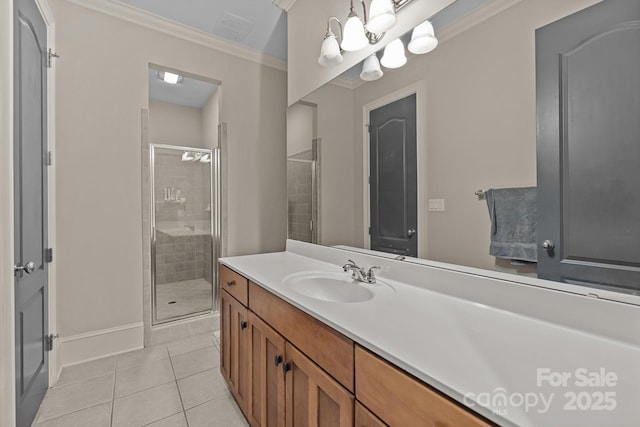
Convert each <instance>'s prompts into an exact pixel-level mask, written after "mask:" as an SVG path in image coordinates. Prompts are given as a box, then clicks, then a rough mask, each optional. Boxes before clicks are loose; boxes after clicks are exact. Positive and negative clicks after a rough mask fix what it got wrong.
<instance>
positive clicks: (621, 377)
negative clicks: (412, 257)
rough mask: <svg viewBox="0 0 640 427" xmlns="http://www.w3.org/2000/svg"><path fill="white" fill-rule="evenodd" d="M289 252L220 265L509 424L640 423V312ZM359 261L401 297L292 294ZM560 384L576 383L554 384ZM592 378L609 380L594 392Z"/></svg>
mask: <svg viewBox="0 0 640 427" xmlns="http://www.w3.org/2000/svg"><path fill="white" fill-rule="evenodd" d="M287 248H288V251H287V252H279V253H271V254H259V255H248V256H241V257H233V258H223V259H221V260H220V261H221V263H223V264H225V265H227V266H228V267H230V268H232V269H234V270H236V271H237V272H239V273H241V274H243V275H244V276H246V277H248V278H249V279H250V280H251V281H253V282H255V283H256V284H258V285H260V286H263V287H264V288H266V289H268V290H269V291H271V292H273V293H274V294H276V295H278V296H280V297H281V298H283V299H285V300H286V301H288V302H290V303H291V304H293V305H294V306H296V307H298V308H300V309H301V310H303V311H305V312H307V313H309V314H310V315H312V316H313V317H315V318H317V319H319V320H321V321H323V322H324V323H326V324H327V325H329V326H331V327H333V328H334V329H336V330H338V331H339V332H341V333H343V334H344V335H346V336H348V337H349V338H351V339H352V340H354V341H355V342H357V343H358V344H360V345H362V346H364V347H366V348H368V349H369V350H371V351H373V352H374V353H376V354H378V355H380V356H381V357H383V358H385V359H387V360H389V361H390V362H392V363H394V364H396V365H398V366H399V367H401V368H402V369H404V370H406V371H407V372H409V373H411V374H412V375H415V376H416V377H418V378H420V379H422V380H423V381H425V382H426V383H428V384H430V385H431V386H433V387H434V388H436V389H438V390H440V391H442V392H443V393H445V394H447V395H449V396H450V397H452V398H453V399H455V400H457V401H459V402H460V403H462V404H463V405H465V406H468V407H470V408H471V409H473V410H474V411H476V412H478V413H480V414H482V415H484V416H485V417H487V418H489V419H491V420H493V421H494V422H496V423H498V424H500V425H519V426H581V427H583V426H616V427H624V426H638V425H640V307H638V306H634V305H630V304H623V303H618V302H611V301H603V300H598V299H593V298H588V297H585V296H581V295H575V294H570V293H564V292H558V291H554V290H549V289H544V288H538V287H535V286H531V285H528V284H520V283H518V282H517V277H516V276H514V281H513V282H511V281H505V280H500V279H493V278H488V277H483V276H477V275H474V274H470V273H468V272H456V271H455V270H454V268H453V267H454V266H449V269H444V268H440V267H432V266H427V265H416V264H410V263H406V262H401V261H394V260H389V259H385V258H380V257H375V256H371V255H367V254H362V253H355V252H350V251H346V250H342V249H337V248H327V247H321V246H316V245H309V244H304V243H300V242H292V241H288V242H287ZM305 255H306V256H305ZM348 258H351V259H354V260H355V261H356V262H357V263H358V265H361V266H365V267H368V266H371V265H380V266H381V267H382V269H381V270H380V272H379V274H378V278H379V280H380V281H382V282H384V283H386V284H389V285H390V286H391V287H392V288H393V289H394V290H395V292H383V293H380V294H379V295H377V296H376V297H375V298H373V299H372V300H370V301H366V302H362V303H336V302H326V301H321V300H317V299H313V298H309V297H305V296H303V295H300V294H297V293H295V292H292V291H290V290H289V289H288V288H287V287H285V286H283V284H282V283H283V280H284V279H285V278H286V277H287V276H289V275H291V274H294V273H300V272H305V271H327V272H341V271H342V268H341V265H342V264H344V263H346V261H347V259H348ZM439 265H442V264H439ZM345 274H346V273H345ZM546 373H548V374H551V377H549V376H545V374H546ZM560 375H564V376H565V378H566V382H565V383H559V384H557V383H556V384H552V382H553V381H550V380H549V378H551V379H552V380H554V379H556V378H558V377H559V376H560ZM614 376H615V378H614ZM583 377H588V378H590V379H591V378H592V379H593V381H596V380H602V378H606V379H607V380H606V381H605V382H604V384H603V383H602V381H600V382H599V383H598V384H596V383H592V384H589V385H583V384H582V382H583V381H581V380H582V379H583ZM538 380H541V383H540V384H539V383H538ZM501 397H503V398H504V397H506V398H507V400H508V402H507V403H506V404H504V401H503V400H501V399H500V398H501ZM574 397H575V398H576V399H574ZM523 399H525V400H528V402H529V403H530V405H529V407H528V408H527V407H526V406H527V405H526V404H525V403H522V400H523ZM545 402H547V403H545ZM574 403H575V404H574ZM598 404H599V405H598ZM574 406H575V408H576V409H575V410H570V408H572V407H574ZM614 406H615V408H613V409H612V410H609V408H612V407H614ZM597 407H601V409H600V410H596V408H597ZM545 408H546V409H545Z"/></svg>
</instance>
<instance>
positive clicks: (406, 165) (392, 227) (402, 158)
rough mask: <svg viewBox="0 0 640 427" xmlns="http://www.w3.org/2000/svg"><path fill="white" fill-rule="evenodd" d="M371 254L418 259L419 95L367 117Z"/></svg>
mask: <svg viewBox="0 0 640 427" xmlns="http://www.w3.org/2000/svg"><path fill="white" fill-rule="evenodd" d="M369 158H370V162H371V163H370V167H369V171H370V174H371V176H370V186H369V191H370V199H369V200H370V212H371V222H370V224H371V228H370V231H369V233H370V234H371V236H370V237H371V249H373V250H376V251H383V252H390V253H394V254H400V255H406V256H412V257H417V256H418V234H417V233H418V189H417V162H416V95H415V94H413V95H410V96H408V97H406V98H403V99H401V100H399V101H396V102H393V103H391V104H388V105H385V106H384V107H381V108H378V109H376V110H373V111H371V112H370V114H369Z"/></svg>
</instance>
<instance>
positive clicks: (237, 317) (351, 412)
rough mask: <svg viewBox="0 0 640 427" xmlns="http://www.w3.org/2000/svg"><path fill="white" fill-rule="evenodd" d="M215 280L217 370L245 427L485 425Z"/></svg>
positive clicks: (257, 289) (247, 287) (278, 302)
mask: <svg viewBox="0 0 640 427" xmlns="http://www.w3.org/2000/svg"><path fill="white" fill-rule="evenodd" d="M220 279H221V287H222V292H220V295H221V297H220V309H221V318H220V321H221V337H220V347H221V348H220V350H221V352H220V370H221V372H222V375H223V376H224V378H225V380H226V381H227V383H228V384H229V388H230V390H231V393H232V394H233V396H234V398H235V399H236V401H237V402H238V405H239V406H240V408H241V409H242V411H243V412H244V414H245V416H246V417H247V419H248V420H249V422H250V424H251V426H253V427H282V426H285V427H352V426H354V425H355V426H356V427H386V426H423V425H424V426H437V427H454V426H455V427H467V426H469V427H480V426H488V425H490V424H488V423H487V422H486V421H484V419H482V418H480V417H478V416H476V415H475V414H474V413H473V412H471V411H469V410H467V409H466V408H464V407H462V406H460V405H459V404H457V403H456V402H454V401H452V400H451V399H449V398H447V397H445V396H444V395H442V394H441V393H439V392H437V391H435V390H433V389H432V388H431V387H429V386H427V385H425V384H424V383H422V382H421V381H419V380H417V379H415V378H413V377H411V376H410V375H408V374H406V373H405V372H403V371H402V370H400V369H398V368H397V367H395V366H393V365H392V364H390V363H389V362H387V361H385V360H383V359H381V358H379V357H378V356H376V355H374V354H372V353H370V352H369V351H367V350H365V349H364V348H362V347H359V346H357V345H355V343H354V342H353V341H352V340H350V339H348V338H347V337H345V336H344V335H342V334H340V333H339V332H337V331H335V330H334V329H332V328H330V327H329V326H327V325H325V324H324V323H322V322H320V321H319V320H317V319H315V318H313V317H311V316H310V315H308V314H307V313H305V312H303V311H302V310H300V309H298V308H296V307H294V306H292V305H291V304H289V303H288V302H286V301H284V300H282V299H281V298H279V297H278V296H276V295H274V294H273V293H271V292H269V291H267V290H266V289H264V288H262V287H261V286H258V285H256V284H255V283H252V282H250V281H249V280H247V279H246V278H244V277H243V276H242V275H240V274H238V273H236V272H235V271H233V270H231V269H228V268H226V267H224V266H221V267H220ZM227 282H228V283H229V284H227ZM425 357H426V356H425ZM354 394H355V395H354Z"/></svg>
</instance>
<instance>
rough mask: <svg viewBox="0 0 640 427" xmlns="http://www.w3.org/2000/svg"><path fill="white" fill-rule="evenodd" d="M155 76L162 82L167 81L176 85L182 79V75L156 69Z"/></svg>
mask: <svg viewBox="0 0 640 427" xmlns="http://www.w3.org/2000/svg"><path fill="white" fill-rule="evenodd" d="M156 77H158V78H159V79H160V80H162V81H163V82H165V83H169V84H172V85H177V84H178V83H182V81H183V80H184V77H182V76H181V75H180V74H176V73H171V72H169V71H158V72H157V73H156Z"/></svg>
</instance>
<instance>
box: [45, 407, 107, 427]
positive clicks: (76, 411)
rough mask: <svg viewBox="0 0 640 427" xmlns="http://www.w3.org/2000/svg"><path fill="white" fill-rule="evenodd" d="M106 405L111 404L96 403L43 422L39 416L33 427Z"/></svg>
mask: <svg viewBox="0 0 640 427" xmlns="http://www.w3.org/2000/svg"><path fill="white" fill-rule="evenodd" d="M105 403H109V402H108V401H106V400H105V401H104V402H100V403H96V404H93V405H90V406H87V407H86V408H82V409H76V410H75V411H71V412H67V413H65V414H62V415H57V416H55V417H53V418H47V419H46V420H42V421H41V420H40V419H39V416H38V418H36V421H35V422H34V423H33V424H32V427H38V425H40V424H42V423H48V422H50V421H55V420H57V419H58V418H62V417H67V416H69V415H72V414H75V413H78V412H82V411H86V410H87V409H91V408H95V407H96V406H100V405H104V404H105Z"/></svg>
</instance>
